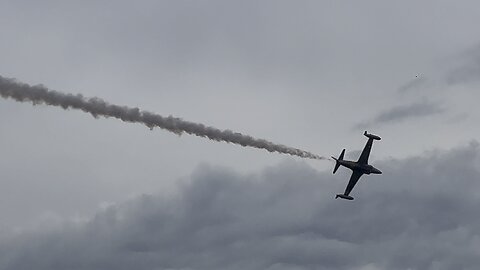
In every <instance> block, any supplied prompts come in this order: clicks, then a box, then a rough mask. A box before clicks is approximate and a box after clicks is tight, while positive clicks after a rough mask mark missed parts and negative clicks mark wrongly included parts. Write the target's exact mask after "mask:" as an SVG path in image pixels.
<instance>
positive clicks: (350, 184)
mask: <svg viewBox="0 0 480 270" xmlns="http://www.w3.org/2000/svg"><path fill="white" fill-rule="evenodd" d="M362 175H363V173H361V172H359V171H353V173H352V176H351V177H350V181H348V185H347V188H346V189H345V192H344V193H343V194H344V195H346V196H349V195H348V194H350V192H351V191H352V189H353V187H354V186H355V184H357V182H358V179H360V176H362Z"/></svg>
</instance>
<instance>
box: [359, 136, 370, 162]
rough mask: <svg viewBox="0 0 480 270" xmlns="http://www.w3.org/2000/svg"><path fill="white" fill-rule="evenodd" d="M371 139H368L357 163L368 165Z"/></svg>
mask: <svg viewBox="0 0 480 270" xmlns="http://www.w3.org/2000/svg"><path fill="white" fill-rule="evenodd" d="M372 144H373V138H369V139H368V141H367V144H366V145H365V148H363V151H362V154H361V155H360V158H359V159H358V161H357V162H358V163H360V164H368V157H369V156H370V151H371V150H372Z"/></svg>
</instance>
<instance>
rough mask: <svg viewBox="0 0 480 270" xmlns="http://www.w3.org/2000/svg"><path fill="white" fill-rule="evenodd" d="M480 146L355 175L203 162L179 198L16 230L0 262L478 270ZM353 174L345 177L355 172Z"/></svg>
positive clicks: (150, 198) (0, 247)
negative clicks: (348, 189)
mask: <svg viewBox="0 0 480 270" xmlns="http://www.w3.org/2000/svg"><path fill="white" fill-rule="evenodd" d="M479 151H480V149H479V147H478V145H477V144H476V143H472V144H471V145H469V146H468V147H465V148H461V149H455V150H451V151H448V152H440V151H437V152H432V153H429V154H426V155H424V156H419V157H412V158H408V159H405V160H387V161H383V162H380V164H375V165H376V166H378V167H379V168H381V169H382V170H383V171H384V172H385V174H384V175H383V176H381V177H364V178H363V179H362V181H360V182H359V185H358V186H357V187H356V188H355V190H354V191H353V193H354V194H353V195H354V196H355V197H356V200H355V201H353V202H350V201H342V200H334V199H333V196H334V194H335V193H336V192H339V191H341V190H343V188H344V185H345V184H346V181H347V179H346V178H343V177H339V176H335V177H333V176H331V175H330V173H322V172H318V171H316V170H314V169H312V168H311V167H309V166H307V165H305V164H304V163H294V162H291V161H288V162H285V163H283V164H281V165H279V166H277V167H272V168H268V169H266V170H265V171H263V172H262V173H260V174H257V175H241V174H238V173H236V172H234V171H230V170H228V169H224V168H214V167H208V166H204V167H201V168H199V169H198V170H197V171H195V172H194V173H193V174H192V179H191V182H190V183H188V184H184V185H183V186H182V187H181V188H180V192H179V194H178V195H177V196H173V197H171V198H166V197H162V196H158V195H143V196H141V197H139V198H137V199H134V200H132V201H130V202H127V203H124V204H120V205H116V206H111V207H109V208H107V209H105V210H103V211H101V212H99V213H98V214H97V215H96V216H95V217H94V218H92V219H91V220H90V221H88V222H87V223H84V224H73V223H67V224H64V225H63V227H61V228H56V229H51V230H48V231H42V230H39V231H36V232H32V233H25V234H22V235H19V236H15V237H11V238H10V239H8V240H4V241H2V243H1V244H0V254H1V255H0V268H1V269H17V270H18V269H476V268H477V266H478V265H479V263H480V259H479V258H480V257H479V255H480V254H479V250H480V249H479V247H480V238H479V236H478V235H479V234H480V217H479V216H478V209H479V207H480V196H478V192H477V190H479V189H480V181H478V174H479V167H480V166H479V165H480V156H479V154H480V152H479ZM346 175H347V174H344V176H346Z"/></svg>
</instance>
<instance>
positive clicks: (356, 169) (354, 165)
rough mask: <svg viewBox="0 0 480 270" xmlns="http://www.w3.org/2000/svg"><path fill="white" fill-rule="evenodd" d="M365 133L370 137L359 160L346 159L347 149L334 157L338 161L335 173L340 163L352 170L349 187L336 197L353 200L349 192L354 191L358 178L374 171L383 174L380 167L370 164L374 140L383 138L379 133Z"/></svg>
mask: <svg viewBox="0 0 480 270" xmlns="http://www.w3.org/2000/svg"><path fill="white" fill-rule="evenodd" d="M363 135H365V136H366V137H368V141H367V144H366V145H365V148H363V151H362V154H361V155H360V158H359V159H358V161H356V162H355V161H349V160H344V159H343V156H344V155H345V149H343V151H342V153H341V154H340V156H339V157H338V159H337V158H335V157H332V158H333V159H334V160H335V161H336V163H335V168H334V169H333V173H335V172H337V170H338V167H340V165H342V166H344V167H347V168H349V169H350V170H352V176H351V177H350V181H348V185H347V188H346V189H345V192H344V193H343V194H337V196H335V199H337V198H339V197H340V198H342V199H346V200H353V197H351V196H349V194H350V192H351V191H352V189H353V187H354V186H355V184H356V183H357V182H358V179H360V177H361V176H362V175H364V174H372V173H373V174H382V172H381V171H380V170H379V169H377V168H375V167H373V166H372V165H369V164H368V157H369V156H370V150H372V144H373V140H381V138H380V137H378V136H377V135H373V134H368V133H367V132H366V131H365V133H363Z"/></svg>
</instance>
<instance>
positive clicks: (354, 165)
mask: <svg viewBox="0 0 480 270" xmlns="http://www.w3.org/2000/svg"><path fill="white" fill-rule="evenodd" d="M337 162H338V163H339V164H340V165H342V166H344V167H347V168H349V169H350V170H352V171H358V172H361V173H363V174H382V171H380V170H379V169H377V168H375V167H373V166H372V165H369V164H360V163H358V162H356V161H351V160H338V161H337Z"/></svg>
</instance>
